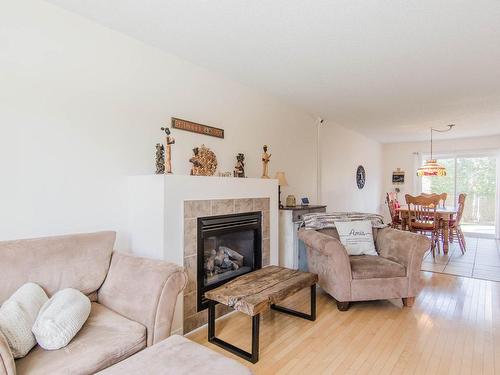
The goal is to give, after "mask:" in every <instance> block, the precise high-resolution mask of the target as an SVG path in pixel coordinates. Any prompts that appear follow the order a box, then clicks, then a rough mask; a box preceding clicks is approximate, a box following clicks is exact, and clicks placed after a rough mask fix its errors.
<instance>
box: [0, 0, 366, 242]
mask: <svg viewBox="0 0 500 375" xmlns="http://www.w3.org/2000/svg"><path fill="white" fill-rule="evenodd" d="M0 45H1V48H0V172H1V181H0V210H1V211H0V240H2V239H12V238H21V237H30V236H38V235H50V234H56V233H70V232H84V231H92V230H101V229H114V230H118V232H119V233H118V244H117V247H118V248H120V249H127V247H128V237H127V227H126V225H127V212H126V176H128V175H135V174H148V173H152V172H153V171H154V151H155V147H154V146H155V144H156V143H157V142H160V141H161V139H162V138H161V132H160V127H161V126H165V125H168V124H169V121H170V117H171V116H174V117H180V118H185V119H188V120H192V121H195V122H200V123H204V124H207V125H212V126H216V127H220V128H224V129H225V131H226V138H225V139H224V140H220V139H216V138H212V137H206V136H202V135H194V134H191V133H187V132H182V131H174V136H175V138H176V140H177V143H176V145H175V146H174V149H173V166H174V172H175V173H177V174H188V173H189V169H190V165H189V162H188V159H189V158H190V156H191V149H192V148H193V147H195V146H197V145H200V144H202V143H204V144H205V145H207V146H209V147H211V148H213V150H214V151H215V152H216V154H217V156H218V158H219V164H220V169H221V170H222V171H231V170H232V168H233V166H234V161H235V154H236V153H238V152H243V153H245V155H246V163H247V174H248V175H249V176H251V177H258V176H260V171H261V162H260V154H261V152H262V145H263V144H264V143H266V144H269V145H270V152H271V153H272V158H271V165H270V167H271V173H272V174H274V172H275V171H277V170H284V171H285V172H286V174H287V178H288V182H289V184H290V187H289V188H287V189H284V191H283V196H286V195H287V194H290V193H291V194H295V195H296V196H297V197H301V196H309V197H311V199H312V201H313V202H314V201H315V200H316V164H315V161H316V148H315V139H316V138H315V135H316V134H315V124H314V120H313V118H312V117H311V116H309V115H308V114H306V113H304V112H302V111H299V110H296V109H294V108H292V107H290V106H288V105H285V104H283V103H282V102H280V101H278V100H276V99H274V98H272V97H270V96H268V95H265V94H262V93H259V92H256V91H253V90H251V89H249V88H247V87H245V86H243V85H241V84H238V83H235V82H231V81H229V80H226V79H224V78H222V77H220V76H218V75H215V74H212V73H210V72H208V71H207V70H205V69H202V68H199V67H196V66H194V65H192V64H190V63H188V62H186V61H182V60H180V59H178V58H176V57H173V56H170V55H167V54H165V53H163V52H161V51H160V50H158V49H155V48H153V47H149V46H147V45H144V44H142V43H141V42H139V41H136V40H134V39H132V38H129V37H127V36H124V35H122V34H119V33H117V32H114V31H112V30H109V29H107V28H104V27H101V26H99V25H97V24H95V23H93V22H92V21H89V20H86V19H84V18H81V17H79V16H77V15H74V14H72V13H69V12H66V11H63V10H61V9H59V8H57V7H55V6H53V5H49V4H47V3H45V2H42V1H38V0H16V1H4V0H0ZM352 173H354V171H352ZM368 173H369V176H370V169H368ZM202 188H203V187H202V186H200V189H202Z"/></svg>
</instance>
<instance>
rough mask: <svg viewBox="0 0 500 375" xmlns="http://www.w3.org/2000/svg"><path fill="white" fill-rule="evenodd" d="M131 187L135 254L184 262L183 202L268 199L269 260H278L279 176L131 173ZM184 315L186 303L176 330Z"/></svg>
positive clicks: (130, 208) (131, 226) (177, 328)
mask: <svg viewBox="0 0 500 375" xmlns="http://www.w3.org/2000/svg"><path fill="white" fill-rule="evenodd" d="M128 188H129V189H128V196H129V198H128V200H129V217H128V219H129V235H130V249H131V251H132V253H134V254H136V255H138V256H144V257H148V258H153V259H163V260H167V261H170V262H173V263H176V264H178V265H181V266H182V265H183V257H184V220H183V218H184V202H185V201H190V200H217V199H243V198H269V204H270V211H269V231H270V236H269V242H270V264H278V257H279V256H278V180H275V179H259V178H232V177H202V176H185V175H144V176H132V177H129V180H128ZM178 304H180V305H182V298H179V301H178ZM181 317H182V306H181V307H180V312H179V311H177V312H176V318H175V320H174V327H173V329H174V330H175V331H179V329H180V328H182V319H181Z"/></svg>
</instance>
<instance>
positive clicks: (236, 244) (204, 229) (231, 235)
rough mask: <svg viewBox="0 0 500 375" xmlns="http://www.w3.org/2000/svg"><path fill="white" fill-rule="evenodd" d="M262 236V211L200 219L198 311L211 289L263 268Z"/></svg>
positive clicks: (204, 305)
mask: <svg viewBox="0 0 500 375" xmlns="http://www.w3.org/2000/svg"><path fill="white" fill-rule="evenodd" d="M261 237H262V229H261V213H260V212H252V213H244V214H237V215H225V216H211V217H206V218H199V219H198V287H197V288H198V310H201V309H203V308H205V307H206V306H207V304H206V303H205V302H206V301H205V299H204V293H205V292H206V291H207V290H210V289H213V288H216V287H217V286H220V285H222V284H224V283H225V282H228V281H229V280H232V279H234V278H235V277H237V276H240V275H243V274H245V273H248V272H251V271H253V270H255V269H258V268H261V263H262V238H261Z"/></svg>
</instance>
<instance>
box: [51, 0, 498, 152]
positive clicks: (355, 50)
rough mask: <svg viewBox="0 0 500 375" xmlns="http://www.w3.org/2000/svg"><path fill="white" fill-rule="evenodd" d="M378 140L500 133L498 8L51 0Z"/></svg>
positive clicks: (313, 1) (348, 0) (417, 1)
mask: <svg viewBox="0 0 500 375" xmlns="http://www.w3.org/2000/svg"><path fill="white" fill-rule="evenodd" d="M49 2H51V3H54V4H56V5H59V6H61V7H63V8H66V9H68V10H71V11H74V12H76V13H79V14H81V15H83V16H85V17H89V18H91V19H93V20H95V21H97V22H98V23H100V24H102V25H105V26H108V27H110V28H112V29H115V30H118V31H120V32H123V33H125V34H128V35H130V36H133V37H135V38H137V39H139V40H142V41H144V42H146V43H148V44H151V45H154V46H157V47H159V48H161V49H163V50H165V51H166V52H169V53H172V54H175V55H177V56H180V57H181V58H184V59H186V60H189V61H191V62H193V63H195V64H198V65H200V66H203V67H206V68H208V69H210V70H213V71H216V72H219V73H221V74H222V75H224V76H226V77H228V78H231V79H234V80H237V81H240V82H242V83H244V84H247V85H249V86H252V87H255V88H257V89H259V90H264V91H267V92H269V93H272V94H274V95H277V96H279V97H282V98H284V99H285V100H287V101H289V102H291V103H292V104H294V105H296V106H299V107H301V108H303V109H305V110H307V111H308V112H310V113H312V114H314V115H315V116H318V117H322V118H325V119H327V121H330V122H335V123H338V124H340V125H343V126H346V127H349V128H351V129H353V130H356V131H358V132H360V133H363V134H365V135H367V136H369V137H372V138H375V139H378V140H379V141H382V142H394V141H402V140H416V139H427V137H428V133H429V131H428V128H429V127H430V126H444V125H446V124H448V123H456V124H457V126H456V128H455V130H454V131H453V132H450V133H448V134H443V135H442V137H443V138H445V137H449V138H456V137H468V136H480V135H490V134H500V1H499V0H399V1H397V0H272V1H268V0H211V1H210V0H203V1H202V0H49Z"/></svg>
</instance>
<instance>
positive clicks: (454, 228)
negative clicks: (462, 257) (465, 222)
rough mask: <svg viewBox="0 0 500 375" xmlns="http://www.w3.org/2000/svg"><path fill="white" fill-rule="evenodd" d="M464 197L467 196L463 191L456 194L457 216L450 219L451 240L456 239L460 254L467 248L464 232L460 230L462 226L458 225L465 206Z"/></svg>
mask: <svg viewBox="0 0 500 375" xmlns="http://www.w3.org/2000/svg"><path fill="white" fill-rule="evenodd" d="M465 198H467V194H465V193H461V194H460V195H459V196H458V208H457V216H456V217H455V220H452V221H450V237H451V240H452V241H453V240H454V239H455V238H456V239H457V241H458V245H459V246H460V250H461V251H462V254H465V251H466V250H467V244H466V242H465V236H464V233H463V232H462V227H461V226H460V222H461V221H462V216H463V213H464V208H465Z"/></svg>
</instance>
